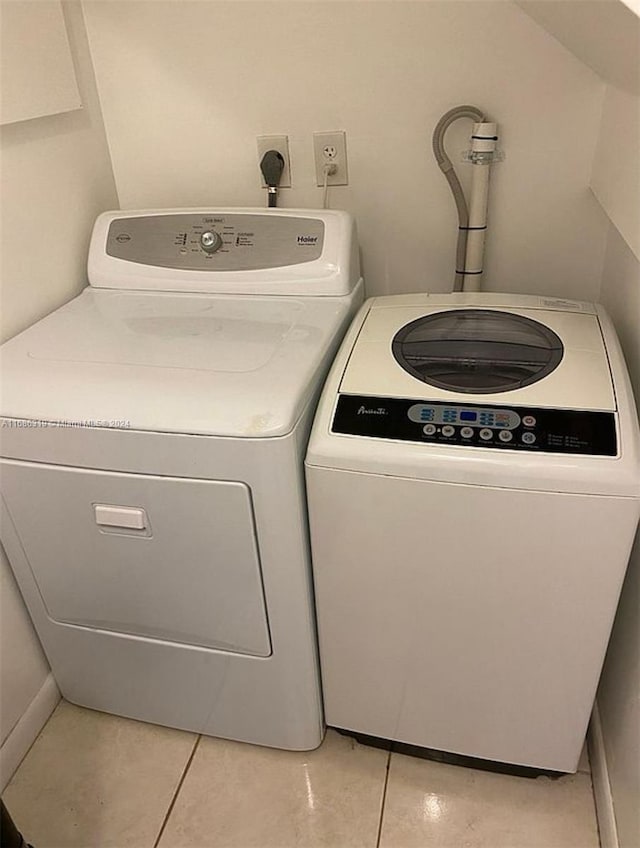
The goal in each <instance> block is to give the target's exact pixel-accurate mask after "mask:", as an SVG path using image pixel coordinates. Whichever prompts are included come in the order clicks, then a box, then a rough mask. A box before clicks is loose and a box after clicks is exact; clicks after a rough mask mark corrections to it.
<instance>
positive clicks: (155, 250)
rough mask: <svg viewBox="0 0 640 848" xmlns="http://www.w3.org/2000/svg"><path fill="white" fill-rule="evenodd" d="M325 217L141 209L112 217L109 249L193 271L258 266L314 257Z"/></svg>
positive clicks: (321, 239) (146, 261)
mask: <svg viewBox="0 0 640 848" xmlns="http://www.w3.org/2000/svg"><path fill="white" fill-rule="evenodd" d="M323 245H324V222H323V221H321V220H319V219H318V218H303V217H301V216H300V217H299V216H295V217H294V216H291V215H290V216H285V215H278V214H277V213H276V214H273V215H252V214H243V215H240V214H238V213H233V212H229V213H221V214H211V215H206V214H197V213H190V214H179V215H178V214H167V215H138V216H134V217H131V218H117V219H116V220H115V221H112V223H111V225H110V227H109V232H108V234H107V244H106V252H107V254H108V255H109V256H113V257H115V258H116V259H124V260H126V261H127V262H138V263H140V264H141V265H153V266H157V267H161V268H178V269H183V270H188V271H253V270H258V269H263V268H282V267H284V266H287V265H298V264H300V263H303V262H313V261H314V260H316V259H319V258H320V256H321V255H322V250H323Z"/></svg>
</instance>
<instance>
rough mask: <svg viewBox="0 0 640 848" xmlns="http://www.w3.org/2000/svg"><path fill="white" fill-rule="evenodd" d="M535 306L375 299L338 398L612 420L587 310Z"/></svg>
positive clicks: (600, 344) (600, 352)
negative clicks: (473, 404) (482, 405)
mask: <svg viewBox="0 0 640 848" xmlns="http://www.w3.org/2000/svg"><path fill="white" fill-rule="evenodd" d="M544 302H546V303H547V304H548V306H547V307H543V299H541V298H533V297H514V298H510V297H509V296H504V295H502V296H490V295H486V294H484V293H483V294H480V295H462V296H459V297H456V296H453V295H449V296H435V297H432V296H422V297H420V296H415V297H413V298H411V297H406V298H402V299H401V300H399V299H397V298H393V297H391V298H377V299H375V300H374V301H373V302H372V305H371V308H370V310H369V313H368V315H367V317H366V318H365V321H364V324H363V326H362V330H361V332H360V334H359V336H358V339H357V341H356V343H355V345H354V348H353V351H352V353H351V356H350V358H349V363H348V365H347V368H346V369H345V372H344V375H343V378H342V381H341V384H340V391H341V392H343V393H346V394H355V395H373V396H383V397H400V398H416V399H421V400H427V399H428V400H443V401H460V402H465V401H466V402H469V400H470V398H473V397H474V396H476V397H477V396H478V395H481V397H482V401H483V402H490V403H491V402H495V403H501V404H519V405H524V406H526V405H530V406H537V407H543V408H544V407H550V408H565V409H566V408H569V409H584V410H606V411H615V409H616V400H615V395H614V391H613V383H612V379H611V373H610V369H609V362H608V359H607V353H606V350H605V346H604V341H603V338H602V332H601V329H600V324H599V321H598V316H597V315H596V314H595V312H594V310H593V309H592V308H589V307H588V305H587V304H577V305H575V307H574V308H571V306H570V305H569V306H566V305H563V306H561V307H558V308H555V309H554V308H553V305H552V304H553V300H552V299H549V300H547V301H544ZM558 303H562V304H564V302H563V301H558Z"/></svg>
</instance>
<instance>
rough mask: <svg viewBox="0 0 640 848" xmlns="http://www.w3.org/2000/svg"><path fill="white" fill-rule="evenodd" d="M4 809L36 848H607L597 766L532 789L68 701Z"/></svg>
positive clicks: (477, 774) (343, 741) (361, 752)
mask: <svg viewBox="0 0 640 848" xmlns="http://www.w3.org/2000/svg"><path fill="white" fill-rule="evenodd" d="M3 800H4V801H5V803H6V805H7V807H8V808H9V810H10V811H11V814H12V816H13V818H14V819H15V821H16V824H17V825H18V827H19V828H20V829H21V830H22V832H23V834H24V836H25V837H26V838H27V839H28V840H29V841H30V842H31V843H33V845H34V846H35V848H134V846H135V848H209V846H211V848H320V846H322V848H377V846H379V848H432V846H433V848H598V833H597V827H596V820H595V812H594V807H593V798H592V793H591V777H590V774H589V766H588V761H587V760H586V757H583V760H582V762H581V770H580V771H579V772H578V774H576V775H572V776H567V777H563V778H561V779H559V780H549V779H548V778H544V777H541V778H537V779H536V780H530V779H526V778H518V777H507V776H505V775H500V774H491V773H488V772H482V771H475V770H471V769H465V768H460V767H457V766H449V765H443V764H440V763H433V762H429V761H426V760H420V759H415V758H413V757H407V756H403V755H400V754H395V753H394V754H389V753H388V752H387V751H382V750H378V749H375V748H369V747H365V746H362V745H359V744H358V743H357V742H355V741H353V740H351V739H350V738H348V737H344V736H341V735H340V734H338V733H336V732H335V731H331V730H330V731H329V732H328V734H327V738H326V740H325V742H324V743H323V745H322V746H321V747H320V748H319V749H318V750H317V751H312V752H310V753H302V754H297V753H286V752H283V751H274V750H271V749H268V748H256V747H253V746H250V745H243V744H240V743H237V742H227V741H224V740H221V739H211V738H209V737H198V736H197V735H196V734H193V733H184V732H182V731H178V730H169V729H167V728H163V727H156V726H154V725H150V724H143V723H142V722H137V721H130V720H128V719H122V718H116V717H114V716H109V715H105V714H104V713H97V712H93V711H91V710H85V709H81V708H79V707H74V706H72V705H71V704H68V703H66V702H64V701H63V702H61V703H60V705H59V706H58V708H57V709H56V711H55V712H54V714H53V716H52V717H51V719H50V720H49V722H48V724H47V725H46V727H45V728H44V730H43V731H42V733H41V734H40V736H39V737H38V739H37V740H36V742H35V744H34V745H33V747H32V748H31V751H30V752H29V754H28V755H27V757H26V758H25V760H24V761H23V763H22V765H21V766H20V768H19V769H18V771H17V772H16V774H15V776H14V778H13V780H12V781H11V783H10V784H9V786H8V787H7V789H6V790H5V793H4V796H3Z"/></svg>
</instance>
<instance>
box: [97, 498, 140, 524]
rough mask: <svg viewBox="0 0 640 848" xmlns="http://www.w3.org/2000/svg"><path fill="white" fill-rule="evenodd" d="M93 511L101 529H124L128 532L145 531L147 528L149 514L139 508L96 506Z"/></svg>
mask: <svg viewBox="0 0 640 848" xmlns="http://www.w3.org/2000/svg"><path fill="white" fill-rule="evenodd" d="M93 511H94V514H95V518H96V524H98V525H100V527H122V528H124V529H126V530H144V529H145V528H146V527H147V513H146V512H145V511H144V509H139V508H138V507H131V506H113V505H110V504H94V505H93Z"/></svg>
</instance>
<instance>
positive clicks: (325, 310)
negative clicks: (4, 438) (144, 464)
mask: <svg viewBox="0 0 640 848" xmlns="http://www.w3.org/2000/svg"><path fill="white" fill-rule="evenodd" d="M352 299H353V298H352V296H348V297H317V298H309V297H305V298H295V297H273V296H270V297H259V296H242V297H234V296H224V295H210V294H209V295H208V294H170V293H163V292H154V293H146V292H127V291H111V290H96V289H92V288H87V289H85V290H84V291H83V292H82V294H81V295H79V296H78V297H77V298H75V299H74V300H72V301H71V302H70V303H68V304H66V305H65V306H63V307H61V308H60V309H58V310H56V311H55V312H53V313H52V314H51V315H49V316H48V317H46V318H44V319H43V320H42V321H39V322H38V323H37V324H35V325H34V326H32V327H30V328H29V329H28V330H25V331H24V332H23V333H21V334H20V335H18V336H16V337H15V338H14V339H12V340H10V341H9V342H7V343H6V344H5V345H3V347H2V374H3V377H2V399H1V402H0V414H1V415H2V416H3V417H6V418H18V419H30V420H42V421H48V422H51V421H53V422H63V423H67V422H68V423H73V424H77V425H86V426H102V427H122V428H127V429H128V428H131V429H137V430H152V431H155V432H178V433H195V434H204V435H222V436H243V437H265V436H278V435H284V434H286V433H288V432H290V431H291V430H292V429H293V427H294V426H295V422H296V421H297V419H298V418H299V416H300V414H301V413H302V411H303V409H304V407H305V405H306V403H307V401H308V400H309V397H310V396H311V395H312V394H313V391H314V389H315V388H316V386H317V383H318V381H319V380H320V379H321V376H322V374H323V373H324V369H325V368H326V367H327V366H328V360H329V359H330V356H331V353H332V348H333V344H332V342H333V341H334V339H335V338H336V337H337V336H338V334H339V332H340V331H341V329H342V328H343V325H344V323H345V322H346V320H347V317H348V314H349V308H350V303H351V301H352Z"/></svg>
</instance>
